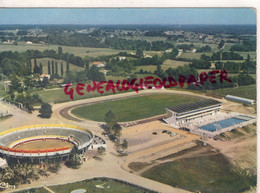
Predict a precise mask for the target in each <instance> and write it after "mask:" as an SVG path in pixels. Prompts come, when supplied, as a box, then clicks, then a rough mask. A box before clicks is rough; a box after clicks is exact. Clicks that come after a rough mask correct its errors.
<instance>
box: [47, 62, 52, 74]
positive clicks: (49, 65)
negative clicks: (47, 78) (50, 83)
mask: <svg viewBox="0 0 260 193" xmlns="http://www.w3.org/2000/svg"><path fill="white" fill-rule="evenodd" d="M48 74H49V75H51V63H50V61H49V60H48Z"/></svg>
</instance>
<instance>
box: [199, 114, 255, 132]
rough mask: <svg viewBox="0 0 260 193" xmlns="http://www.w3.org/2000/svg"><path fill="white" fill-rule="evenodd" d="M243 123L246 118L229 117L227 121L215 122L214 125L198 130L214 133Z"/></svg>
mask: <svg viewBox="0 0 260 193" xmlns="http://www.w3.org/2000/svg"><path fill="white" fill-rule="evenodd" d="M250 118H251V119H252V117H250ZM245 121H248V118H247V119H242V118H240V117H239V118H238V117H231V118H228V119H224V120H221V121H217V122H215V123H210V124H207V125H204V126H201V127H200V129H203V130H206V131H211V132H214V131H217V130H220V129H224V128H226V127H230V126H232V125H237V124H239V123H243V122H245Z"/></svg>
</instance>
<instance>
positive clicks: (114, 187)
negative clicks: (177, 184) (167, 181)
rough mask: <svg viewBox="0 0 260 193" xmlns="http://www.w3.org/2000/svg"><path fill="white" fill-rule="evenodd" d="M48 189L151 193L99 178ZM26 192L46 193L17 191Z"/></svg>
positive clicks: (101, 192)
mask: <svg viewBox="0 0 260 193" xmlns="http://www.w3.org/2000/svg"><path fill="white" fill-rule="evenodd" d="M48 188H49V189H51V190H52V191H54V192H59V193H68V192H72V191H74V190H79V189H84V190H86V192H96V193H130V192H134V193H146V192H151V191H148V190H144V189H141V188H138V187H136V186H131V185H129V184H125V183H123V182H120V181H115V180H113V179H100V178H96V179H91V180H84V181H81V182H75V183H70V184H64V185H58V186H49V187H48ZM27 192H35V193H45V192H46V193H47V192H48V191H47V190H46V189H44V188H32V189H30V190H24V191H19V193H27Z"/></svg>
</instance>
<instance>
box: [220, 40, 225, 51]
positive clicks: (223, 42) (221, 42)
mask: <svg viewBox="0 0 260 193" xmlns="http://www.w3.org/2000/svg"><path fill="white" fill-rule="evenodd" d="M224 44H225V41H224V40H221V41H220V42H219V44H218V49H221V48H222V47H223V46H224Z"/></svg>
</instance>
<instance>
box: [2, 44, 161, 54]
mask: <svg viewBox="0 0 260 193" xmlns="http://www.w3.org/2000/svg"><path fill="white" fill-rule="evenodd" d="M59 46H60V45H45V44H32V45H27V44H26V43H25V42H19V43H18V45H5V44H2V45H1V47H0V52H3V51H12V52H25V51H26V50H39V51H44V50H55V51H58V47H59ZM61 47H62V51H63V53H66V52H68V53H72V54H74V55H75V56H80V57H85V56H88V57H99V56H108V55H114V54H118V53H119V52H128V53H130V52H134V53H135V52H136V50H115V49H112V48H92V47H74V46H61ZM144 53H145V54H149V55H151V56H154V55H158V54H161V53H162V52H161V51H144Z"/></svg>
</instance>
